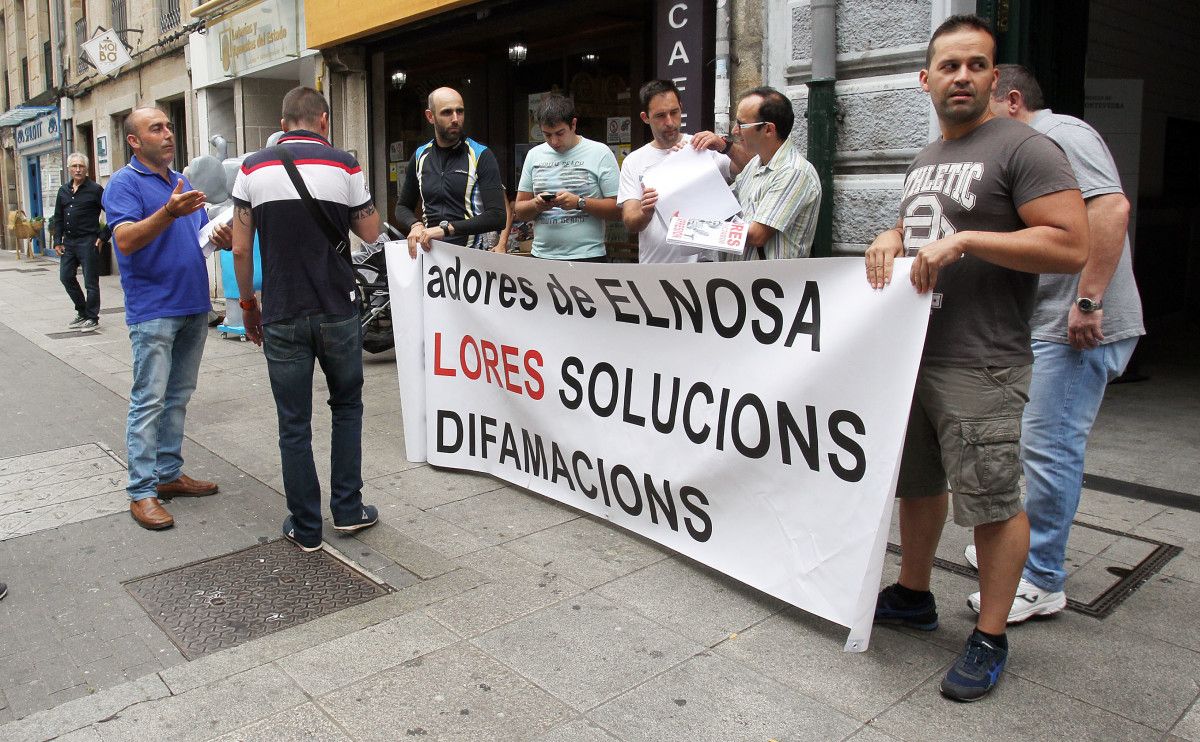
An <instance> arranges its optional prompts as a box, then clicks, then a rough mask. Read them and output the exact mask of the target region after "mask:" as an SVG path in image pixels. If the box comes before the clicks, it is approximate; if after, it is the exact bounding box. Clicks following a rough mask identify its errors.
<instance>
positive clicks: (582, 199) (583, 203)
mask: <svg viewBox="0 0 1200 742" xmlns="http://www.w3.org/2000/svg"><path fill="white" fill-rule="evenodd" d="M584 206H587V196H580V197H579V205H578V206H576V207H575V208H577V209H579V210H580V211H583V207H584Z"/></svg>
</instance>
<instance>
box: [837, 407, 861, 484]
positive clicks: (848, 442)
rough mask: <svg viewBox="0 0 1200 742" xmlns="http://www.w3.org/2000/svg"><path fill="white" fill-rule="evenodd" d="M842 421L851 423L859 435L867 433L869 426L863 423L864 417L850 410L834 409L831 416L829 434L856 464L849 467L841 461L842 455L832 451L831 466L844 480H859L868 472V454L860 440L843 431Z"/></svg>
mask: <svg viewBox="0 0 1200 742" xmlns="http://www.w3.org/2000/svg"><path fill="white" fill-rule="evenodd" d="M842 423H850V426H851V427H853V428H854V432H855V433H856V434H858V435H866V433H867V426H866V425H864V424H863V421H862V418H860V417H859V416H858V415H856V414H854V413H853V412H851V411H850V410H834V412H833V414H832V415H830V416H829V435H830V436H832V437H833V442H834V443H836V444H837V445H839V446H841V448H842V450H843V451H845V452H846V453H848V454H850V457H851V458H853V459H854V464H853V465H852V466H849V467H847V466H846V465H845V464H843V463H842V462H841V457H839V456H838V455H837V454H835V453H830V454H829V466H830V467H832V468H833V473H834V474H836V475H837V476H838V479H841V480H842V481H843V482H857V481H859V480H861V479H862V478H863V475H864V474H866V473H867V455H866V453H865V452H864V451H863V448H862V446H861V445H859V443H858V441H856V440H854V439H853V438H851V437H850V436H849V435H847V434H846V433H845V432H843V431H842V428H841V426H842Z"/></svg>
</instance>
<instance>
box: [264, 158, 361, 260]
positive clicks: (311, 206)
mask: <svg viewBox="0 0 1200 742" xmlns="http://www.w3.org/2000/svg"><path fill="white" fill-rule="evenodd" d="M271 151H272V152H274V153H275V155H276V156H277V157H279V161H280V162H282V163H283V169H284V170H287V174H288V177H289V178H291V179H292V185H294V186H295V187H296V192H297V193H299V194H300V200H301V201H303V202H304V205H305V206H306V207H307V208H308V213H309V214H311V215H312V218H313V221H315V222H316V223H317V226H318V227H320V228H321V231H322V232H324V233H325V238H326V239H327V240H329V244H331V245H333V249H334V251H335V252H337V253H338V254H339V255H341V256H342V257H343V258H345V259H346V260H350V245H349V242H348V241H347V239H346V235H344V234H339V233H338V228H337V227H335V226H333V222H332V221H331V220H330V219H329V215H328V214H326V213H325V212H324V211H323V210H322V209H321V207H320V206H318V205H317V201H316V199H314V198H313V197H312V194H311V193H309V191H308V186H307V185H305V183H304V178H301V177H300V171H299V170H298V169H296V162H295V160H294V159H292V153H291V152H289V151H288V148H287V147H284V146H281V145H278V144H277V145H275V146H274V147H272V148H271Z"/></svg>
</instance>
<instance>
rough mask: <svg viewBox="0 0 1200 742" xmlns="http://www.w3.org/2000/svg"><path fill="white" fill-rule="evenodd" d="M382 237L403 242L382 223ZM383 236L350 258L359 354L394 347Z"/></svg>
mask: <svg viewBox="0 0 1200 742" xmlns="http://www.w3.org/2000/svg"><path fill="white" fill-rule="evenodd" d="M383 226H384V229H385V231H386V233H390V234H391V235H392V236H393V238H394V239H403V236H402V235H401V234H400V233H399V232H398V231H396V229H395V228H394V227H392V225H390V224H388V223H386V222H385V223H384V225H383ZM384 241H385V238H384V236H382V235H381V236H380V239H379V240H378V241H376V242H374V243H370V244H368V243H365V242H364V243H362V244H361V245H360V246H359V249H358V250H356V251H355V252H354V253H352V254H351V257H350V267H351V268H352V269H353V271H354V283H355V287H356V288H357V292H358V316H359V321H360V322H361V323H362V339H363V350H365V351H367V352H368V353H382V352H384V351H385V350H391V349H392V348H393V347H395V345H396V340H395V338H394V337H392V298H391V294H390V293H389V291H388V280H387V260H386V258H385V257H384V254H383V243H384Z"/></svg>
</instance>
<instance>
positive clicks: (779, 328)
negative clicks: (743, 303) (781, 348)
mask: <svg viewBox="0 0 1200 742" xmlns="http://www.w3.org/2000/svg"><path fill="white" fill-rule="evenodd" d="M768 291H770V292H771V293H772V294H774V295H775V298H776V299H782V298H783V287H782V286H780V285H779V284H778V283H776V282H774V281H772V280H771V279H769V278H758V279H755V281H754V283H752V284H750V296H751V297H752V298H753V300H754V306H756V307H758V311H760V312H762V313H763V314H765V315H766V316H767V318H768V319H770V320H771V329H770V330H766V329H763V322H762V320H757V319H756V320H754V321H753V322H751V323H750V326H751V328H752V329H753V331H754V339H755V340H757V341H758V342H760V343H762V344H763V345H770V344H771V343H773V342H775V341H776V340H778V339H779V336H780V334H782V333H783V312H781V311H779V307H777V306H775V302H773V301H771V300H770V299H768V298H767V297H766V296H764V295H763V294H765V293H766V292H768Z"/></svg>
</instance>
